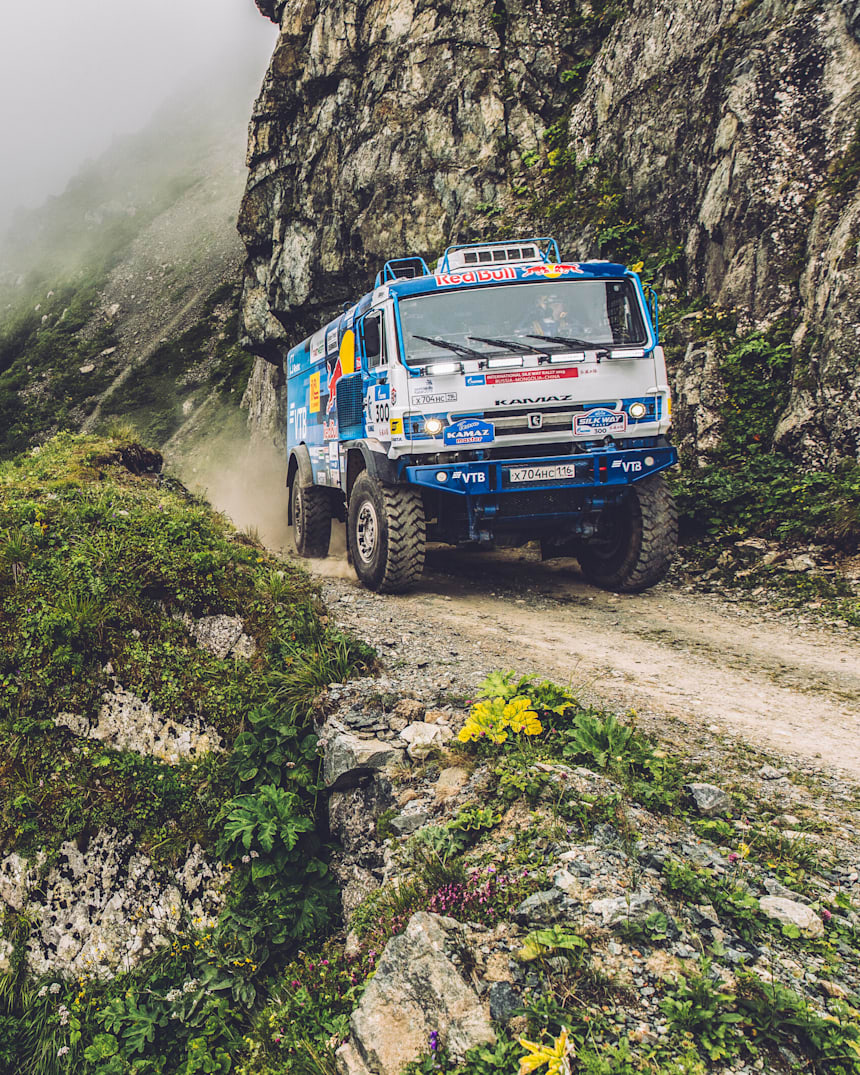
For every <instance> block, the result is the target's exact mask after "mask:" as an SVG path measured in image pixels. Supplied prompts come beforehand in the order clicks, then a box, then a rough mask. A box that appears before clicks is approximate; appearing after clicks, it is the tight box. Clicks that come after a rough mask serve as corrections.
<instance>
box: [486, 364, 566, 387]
mask: <svg viewBox="0 0 860 1075" xmlns="http://www.w3.org/2000/svg"><path fill="white" fill-rule="evenodd" d="M578 376H579V370H578V369H577V368H576V367H575V366H564V367H562V368H561V369H558V370H517V372H516V373H488V374H487V384H519V382H520V381H562V380H565V379H566V378H568V377H578Z"/></svg>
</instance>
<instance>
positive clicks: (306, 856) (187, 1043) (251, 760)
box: [0, 435, 367, 1072]
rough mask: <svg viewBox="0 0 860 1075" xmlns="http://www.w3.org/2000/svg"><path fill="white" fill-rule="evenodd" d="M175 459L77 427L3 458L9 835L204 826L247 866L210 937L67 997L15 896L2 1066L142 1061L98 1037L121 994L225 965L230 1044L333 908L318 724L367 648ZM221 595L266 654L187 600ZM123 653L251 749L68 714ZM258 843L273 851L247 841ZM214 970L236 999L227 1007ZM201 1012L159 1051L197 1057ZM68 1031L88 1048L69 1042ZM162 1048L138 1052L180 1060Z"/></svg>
mask: <svg viewBox="0 0 860 1075" xmlns="http://www.w3.org/2000/svg"><path fill="white" fill-rule="evenodd" d="M158 462H160V460H159V459H158V456H157V454H155V453H151V452H146V451H145V450H143V449H141V448H140V447H139V446H138V445H136V444H135V443H134V442H133V441H131V440H129V439H127V438H126V439H124V438H118V439H104V438H95V437H84V436H73V435H61V436H59V437H57V438H55V439H53V440H51V441H49V442H48V443H47V444H45V445H44V446H43V447H42V448H41V449H38V450H35V451H34V452H31V453H30V454H28V455H26V456H20V457H18V458H16V459H13V460H11V461H9V462H7V463H5V464H0V759H2V760H0V802H2V810H0V853H2V854H3V855H6V854H8V853H9V852H10V851H12V850H15V851H18V852H20V853H23V854H24V855H25V856H28V857H32V856H33V855H34V854H35V852H36V851H38V850H40V849H41V850H45V851H46V852H47V853H48V860H49V862H50V859H51V857H52V856H53V854H54V853H55V852H56V850H57V849H58V848H59V846H60V844H61V843H62V842H63V841H64V840H75V839H81V838H86V836H87V835H92V834H93V833H95V832H96V831H98V830H100V829H106V828H116V829H117V830H118V832H119V833H120V834H126V833H127V834H131V835H132V836H133V838H134V842H135V847H136V849H137V850H139V851H141V852H143V853H145V854H148V855H149V856H150V857H151V858H152V859H153V860H154V861H155V863H156V866H157V867H159V868H165V869H166V868H168V867H171V866H175V865H176V864H177V863H180V862H182V861H184V858H185V856H186V854H187V851H188V848H189V846H190V845H191V844H192V843H194V842H200V843H201V844H202V845H203V846H204V847H206V848H208V850H209V853H210V854H211V855H215V854H217V855H218V856H219V857H220V858H221V859H222V861H225V862H228V863H231V864H234V865H235V867H236V869H235V872H234V874H233V875H232V876H233V883H232V886H231V896H230V898H229V900H228V907H227V910H226V911H225V912H224V914H223V915H222V921H221V922H220V923H219V926H218V928H217V929H216V930H214V931H212V933H211V934H210V935H209V936H207V937H206V939H205V942H204V941H203V940H202V939H201V938H200V937H196V938H194V939H196V940H197V942H198V943H197V944H196V945H195V944H194V940H192V939H190V938H191V934H192V933H193V928H192V925H191V924H190V923H189V924H187V929H188V936H186V937H183V938H182V942H183V943H180V941H179V939H177V942H176V943H175V945H174V946H173V949H171V950H169V951H168V952H164V951H163V952H162V953H161V955H159V956H158V957H157V958H156V959H155V960H154V961H153V965H152V966H149V967H148V968H144V969H143V970H141V971H139V972H138V973H137V976H132V977H131V978H128V979H125V980H124V979H118V980H116V981H115V983H114V984H113V985H112V986H110V987H104V986H98V985H96V984H95V983H92V984H87V985H86V986H84V987H83V993H84V994H85V997H84V996H81V997H78V996H77V993H78V987H77V986H74V987H72V986H66V985H63V986H62V987H61V988H60V990H59V996H51V995H50V994H49V1000H50V1004H49V1003H48V999H46V998H44V997H42V998H39V997H38V996H37V994H36V993H35V983H32V982H27V981H26V979H25V977H24V975H23V958H24V954H25V948H26V940H27V935H28V929H29V927H28V919H27V915H26V914H15V913H13V912H12V911H11V910H10V909H9V908H7V909H6V911H5V913H4V916H3V919H2V932H3V934H4V935H5V936H6V937H7V938H9V939H11V940H13V941H14V944H15V956H14V957H13V970H12V972H11V973H10V974H8V975H6V976H5V977H3V978H2V979H0V1067H2V1068H3V1070H4V1071H9V1072H13V1071H14V1072H18V1071H21V1072H25V1071H27V1072H30V1071H40V1072H53V1071H60V1070H66V1069H67V1065H68V1063H71V1062H74V1063H75V1064H76V1065H80V1064H83V1065H84V1066H83V1070H87V1071H89V1070H92V1071H100V1072H101V1071H106V1070H116V1071H126V1070H130V1069H128V1067H127V1066H122V1065H120V1066H117V1067H116V1068H110V1067H107V1066H103V1064H102V1062H103V1061H104V1062H105V1064H106V1063H107V1060H108V1059H109V1058H110V1056H111V1055H113V1054H112V1053H110V1049H109V1044H106V1043H105V1041H104V1040H102V1041H101V1045H100V1046H99V1048H102V1052H104V1050H105V1049H107V1050H108V1052H107V1053H105V1054H104V1055H102V1053H100V1052H99V1049H98V1048H96V1046H95V1045H94V1043H97V1036H98V1035H99V1034H100V1033H103V1032H104V1031H105V1030H106V1029H107V1024H106V1023H105V1021H104V1015H103V1013H104V1011H105V1010H106V1009H105V1005H106V1004H108V1003H109V1002H110V1001H111V998H113V1000H115V1001H116V1004H118V1005H119V1006H120V1008H122V1004H123V1003H124V1001H122V1000H120V999H117V998H121V997H126V991H127V990H129V989H130V990H132V992H130V993H128V994H127V995H128V997H131V996H136V997H138V1000H139V1004H140V1005H143V1004H144V1002H143V1000H142V999H140V998H141V997H143V995H144V994H145V995H149V991H150V990H153V989H157V990H158V991H159V995H163V994H164V993H167V992H169V990H170V989H171V988H172V987H175V986H177V985H178V986H182V985H183V983H187V982H189V981H192V980H193V981H196V982H201V981H203V980H204V979H205V980H206V981H207V982H208V986H207V987H203V986H201V987H200V989H199V990H198V991H197V993H195V994H194V996H195V997H196V1005H197V1010H198V1012H201V1013H203V1022H204V1023H205V1022H206V1019H209V1018H212V1019H215V1018H216V1016H215V1014H214V1013H215V1011H216V1009H217V1010H218V1012H219V1014H218V1016H217V1024H218V1032H217V1034H215V1036H214V1038H213V1039H212V1041H211V1045H212V1049H213V1050H215V1051H216V1052H217V1049H219V1048H222V1049H223V1048H224V1047H225V1046H226V1047H229V1042H230V1041H233V1040H234V1038H235V1035H236V1034H238V1033H239V1029H240V1028H241V1026H242V1024H243V1021H244V1019H245V1018H246V1017H247V1012H248V1010H249V1009H250V1007H251V1006H253V1004H254V1000H255V997H256V994H257V989H258V987H259V983H260V982H261V981H264V976H265V974H267V973H268V971H269V968H270V967H271V966H272V965H273V964H276V963H277V960H278V959H279V958H280V953H283V952H285V951H287V950H288V949H289V948H290V946H291V945H292V944H294V943H295V941H296V939H298V938H300V937H302V936H305V935H308V934H310V933H312V932H314V931H315V930H316V929H317V928H319V926H320V925H321V924H322V922H323V921H324V920H325V918H326V916H327V913H328V910H327V909H328V907H329V906H330V903H331V889H330V885H329V884H328V882H327V881H326V876H325V875H326V867H325V863H324V854H323V852H322V851H321V849H320V847H319V842H318V840H317V838H316V837H315V835H314V832H313V827H314V809H315V796H316V775H315V774H316V758H315V753H314V741H313V737H308V735H307V732H306V731H305V730H304V729H303V723H304V721H305V720H306V717H307V710H308V706H309V705H310V702H311V700H312V698H313V695H314V693H315V689H316V685H317V684H318V683H320V682H328V681H329V680H330V679H336V678H340V677H343V676H345V675H347V674H348V672H349V669H350V667H351V666H353V665H354V664H355V663H356V662H360V661H362V660H364V659H366V657H367V654H366V653H365V651H364V650H363V649H362V648H361V647H359V646H355V645H353V644H352V643H351V642H350V641H349V640H348V639H345V638H343V637H342V636H340V635H339V634H338V633H337V632H334V631H331V630H330V629H328V628H327V627H325V626H324V625H323V624H322V623H321V621H320V618H319V614H318V607H317V602H316V598H315V595H314V592H313V589H312V587H311V586H310V584H309V581H308V579H307V577H306V576H305V575H304V574H303V573H301V572H299V571H297V570H296V569H294V568H290V567H288V566H286V565H284V564H282V563H279V562H278V561H276V560H274V559H273V558H272V557H270V556H269V555H268V554H267V553H266V552H265V551H264V550H262V549H261V548H260V547H258V546H257V545H256V543H254V542H253V541H250V540H248V539H245V538H243V537H242V536H241V535H239V534H237V533H236V532H235V531H233V530H232V528H230V527H229V525H228V524H226V523H225V521H224V520H223V519H222V518H221V517H219V516H216V515H215V514H213V512H212V511H211V510H210V509H209V508H208V507H207V506H206V505H205V504H204V503H202V502H199V501H196V500H194V499H192V498H190V497H189V496H188V494H187V493H185V491H184V490H183V489H182V487H181V486H178V484H177V483H175V482H172V481H170V480H169V479H166V480H163V479H160V478H159V477H158V476H157V475H156V474H155V473H153V472H152V470H151V468H152V466H153V464H155V465H157V464H158ZM214 613H226V614H230V615H240V616H241V617H242V619H243V621H244V623H245V629H246V631H247V633H248V634H250V635H252V636H253V638H254V639H255V641H256V644H257V653H256V655H255V656H254V657H253V658H252V659H251V660H250V661H244V660H236V659H232V658H230V659H224V660H221V659H218V658H216V657H214V656H212V655H211V654H209V653H207V652H206V651H204V650H202V649H199V648H198V647H197V646H196V645H195V643H194V642H193V640H192V639H191V638H190V637H189V634H188V631H187V629H186V628H185V627H184V626H183V625H182V624H181V623H180V622H179V620H178V618H177V617H178V616H180V615H183V614H190V615H191V616H194V617H200V616H204V615H207V614H214ZM108 664H110V666H111V667H112V669H113V674H114V675H115V676H116V677H117V679H118V680H119V681H120V683H121V684H122V686H123V687H124V688H126V689H127V690H130V691H133V692H134V693H135V694H137V695H139V696H140V697H142V698H144V699H145V700H147V701H149V702H150V704H151V705H152V706H153V707H154V708H155V709H157V710H159V711H161V712H164V713H166V714H169V715H170V716H172V717H174V719H177V720H179V721H182V720H183V717H184V716H185V715H188V714H193V715H194V716H196V717H197V718H200V719H202V720H203V721H205V723H207V724H210V725H213V726H214V727H216V728H217V729H218V731H219V733H220V734H221V735H222V737H223V738H224V739H225V740H226V742H227V743H228V744H233V745H234V750H233V752H232V753H227V754H219V755H209V756H205V757H201V758H200V759H198V760H193V761H187V762H184V763H182V764H179V765H176V766H170V765H166V764H163V763H161V762H159V761H157V760H155V759H152V758H145V757H142V756H140V755H137V754H133V753H131V752H129V751H123V750H115V749H112V748H111V747H109V746H106V745H105V744H103V743H101V742H99V741H96V740H79V739H76V738H75V737H74V736H73V735H72V734H71V733H70V732H69V731H68V730H67V729H65V728H62V727H57V726H55V724H54V717H55V716H56V715H57V714H59V713H61V712H73V713H77V714H87V715H91V716H93V717H95V716H96V715H97V713H98V709H99V706H100V704H101V695H102V693H103V692H104V691H105V689H106V688H108V686H109V685H110V678H109V674H108V671H107V670H106V667H107V665H108ZM237 736H239V738H238V739H237ZM263 829H265V831H263ZM249 849H253V850H254V852H255V855H254V862H253V866H250V865H248V864H247V863H243V862H242V858H243V856H244V857H245V858H246V859H247V857H248V851H249ZM184 928H185V927H183V929H184ZM183 944H184V947H183ZM204 954H205V958H204ZM240 954H241V958H240ZM215 975H217V976H218V980H219V982H220V983H221V984H220V985H219V987H218V988H219V989H226V990H227V991H228V992H227V994H226V995H228V996H230V997H231V998H232V1000H231V1001H230V1004H229V1005H228V1008H226V1009H224V1010H221V1008H219V1007H218V1005H219V1003H220V1000H221V999H223V997H224V996H225V994H223V993H220V992H215V991H214V990H213V988H212V980H213V976H215ZM207 976H208V977H207ZM141 983H143V984H141ZM138 989H139V990H140V994H139V996H138V993H137V992H136V990H138ZM192 992H194V990H193V988H192V990H189V992H188V996H189V997H190V996H191V994H192ZM61 1001H62V1002H64V1003H66V1004H67V1006H68V1007H69V1009H70V1010H71V1011H73V1012H74V1014H75V1018H76V1019H77V1020H78V1024H79V1025H78V1031H76V1033H78V1032H79V1033H80V1038H79V1039H78V1040H75V1039H74V1037H71V1038H70V1036H69V1035H70V1031H69V1024H68V1022H66V1023H63V1022H62V1019H61V1018H60V1016H59V1015H58V1012H59V1009H58V1003H59V1002H61ZM137 1004H138V1001H135V1005H137ZM222 1007H223V1006H222ZM122 1011H123V1012H124V1013H125V1014H124V1015H123V1014H118V1015H116V1026H115V1027H114V1030H115V1031H116V1033H115V1034H114V1036H113V1037H114V1042H115V1048H114V1053H116V1052H117V1051H118V1052H120V1053H122V1052H125V1054H126V1055H128V1056H131V1055H132V1053H133V1052H134V1050H133V1048H132V1046H131V1045H130V1044H129V1042H133V1041H134V1040H136V1039H135V1038H134V1035H135V1033H136V1031H139V1030H140V1026H141V1024H140V1022H139V1019H138V1015H136V1014H134V1013H133V1012H132V1013H131V1014H130V1013H129V1011H126V1009H125V1008H123V1009H122ZM135 1011H137V1008H136V1007H135ZM99 1013H101V1014H99ZM150 1016H151V1019H150V1023H151V1022H152V1020H156V1021H157V1020H158V1019H159V1018H160V1013H159V1012H158V1011H157V1010H153V1011H152V1012H150ZM150 1016H147V1017H146V1018H147V1019H149V1018H150ZM143 1018H144V1017H143V1016H140V1019H143ZM144 1023H145V1020H144ZM147 1025H148V1024H147ZM123 1027H125V1029H126V1030H127V1032H128V1034H127V1036H126V1037H124V1036H123V1032H122V1028H123ZM153 1033H154V1032H153ZM196 1033H197V1031H195V1029H194V1026H193V1025H192V1024H191V1023H189V1024H188V1025H184V1024H183V1025H182V1026H172V1025H169V1024H168V1023H167V1021H166V1020H165V1026H164V1027H163V1028H162V1030H160V1031H159V1035H158V1042H157V1045H152V1037H151V1036H150V1038H149V1044H150V1045H152V1048H151V1049H148V1052H152V1053H153V1056H154V1055H155V1054H156V1053H158V1055H159V1056H161V1057H162V1060H161V1061H160V1062H161V1063H163V1064H167V1063H168V1061H169V1064H170V1065H171V1066H169V1067H168V1068H167V1069H165V1070H171V1071H172V1070H185V1069H184V1068H181V1066H180V1065H182V1064H184V1063H185V1062H186V1060H187V1058H188V1055H189V1050H191V1049H192V1046H191V1041H192V1038H193V1037H194V1036H195V1034H196ZM46 1043H48V1044H47V1045H46ZM64 1044H65V1045H67V1046H69V1047H70V1053H69V1054H66V1055H68V1060H66V1059H65V1056H63V1057H59V1058H58V1057H57V1055H56V1054H57V1052H58V1050H59V1049H60V1048H62V1047H63V1045H64ZM48 1046H50V1047H48ZM93 1049H95V1051H93ZM159 1049H160V1050H161V1052H158V1050H159ZM87 1050H90V1051H89V1053H87ZM196 1050H197V1047H195V1052H196ZM152 1063H153V1064H154V1063H155V1061H153V1062H152ZM117 1064H119V1061H117ZM147 1065H149V1061H147ZM147 1065H144V1066H143V1067H138V1068H136V1069H135V1070H138V1071H140V1072H143V1071H144V1070H146V1071H150V1070H151V1071H156V1070H161V1069H160V1068H158V1067H157V1066H147ZM191 1070H198V1069H197V1068H193V1067H192V1068H188V1071H191ZM200 1070H202V1069H200ZM212 1070H216V1069H212Z"/></svg>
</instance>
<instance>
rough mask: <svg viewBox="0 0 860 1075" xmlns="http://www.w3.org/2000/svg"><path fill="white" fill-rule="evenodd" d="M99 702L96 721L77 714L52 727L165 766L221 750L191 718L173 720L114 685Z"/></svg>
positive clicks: (206, 729) (219, 743) (59, 718)
mask: <svg viewBox="0 0 860 1075" xmlns="http://www.w3.org/2000/svg"><path fill="white" fill-rule="evenodd" d="M102 702H103V704H102V706H101V708H100V709H99V713H98V716H97V717H96V719H95V720H91V719H90V718H89V717H86V716H81V715H79V714H77V713H59V714H58V715H57V717H56V718H55V719H54V723H55V724H56V725H57V726H58V727H64V728H68V729H69V731H70V732H72V733H73V734H74V735H76V736H79V737H81V738H86V739H98V740H100V741H101V742H103V743H106V744H107V745H108V746H112V747H114V748H115V749H116V750H132V751H135V752H136V753H138V754H147V755H149V756H150V757H153V758H159V759H160V760H161V761H165V762H167V764H168V765H178V764H179V762H180V761H182V760H183V759H186V758H195V757H200V756H202V755H203V754H207V753H209V752H210V751H213V750H223V744H222V741H221V736H220V735H219V734H218V732H217V731H216V730H215V729H214V728H211V727H209V726H207V725H205V724H203V723H202V722H201V721H199V720H197V719H196V718H195V717H193V716H187V717H186V718H185V719H184V721H183V722H179V721H175V720H172V719H171V718H170V717H168V716H165V714H163V713H159V712H158V711H157V710H156V709H153V708H152V706H151V705H150V704H149V703H148V702H146V701H145V700H144V699H143V698H138V696H137V695H136V694H134V693H133V692H132V691H128V690H125V688H124V687H122V686H120V684H119V683H117V682H116V681H114V684H113V688H112V689H111V690H109V691H106V692H105V694H104V695H103V698H102Z"/></svg>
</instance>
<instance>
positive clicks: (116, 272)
mask: <svg viewBox="0 0 860 1075" xmlns="http://www.w3.org/2000/svg"><path fill="white" fill-rule="evenodd" d="M258 68H259V64H258V63H256V62H255V61H254V60H253V59H251V60H249V59H247V58H245V59H240V60H237V61H234V62H233V63H232V65H231V66H229V67H225V66H224V65H222V66H220V67H219V68H218V69H217V70H215V71H212V72H210V73H209V74H208V75H207V76H206V78H205V79H204V80H203V81H202V82H201V83H200V84H198V85H197V86H195V87H194V89H193V92H188V93H184V94H182V95H180V96H178V97H175V98H173V99H172V100H170V101H169V102H167V103H166V104H165V105H164V106H163V107H162V108H161V109H160V110H159V112H158V113H157V114H156V115H155V117H154V118H153V120H152V122H151V123H150V124H149V125H148V126H147V127H146V128H145V129H144V130H142V131H141V132H140V133H138V134H135V135H126V136H123V137H119V138H116V139H115V141H114V143H113V145H112V146H111V148H110V149H109V150H108V151H107V152H106V153H105V154H104V155H103V156H101V157H100V158H99V159H97V160H93V161H90V162H88V163H87V164H86V165H85V166H84V167H83V168H82V169H81V170H80V172H79V173H78V175H77V176H75V178H74V179H73V180H72V181H71V182H70V183H69V185H68V187H67V189H66V190H65V191H64V193H63V194H61V195H60V196H58V197H55V198H51V199H49V200H48V201H47V202H46V204H45V205H44V206H42V207H41V208H40V209H38V210H33V211H29V212H26V213H21V214H19V215H18V217H17V219H16V221H15V224H14V225H13V227H11V228H10V229H9V231H8V232H7V233H6V235H5V237H4V238H3V240H2V242H0V455H7V454H11V453H12V452H15V451H20V450H22V449H25V448H27V447H29V446H31V445H33V444H35V443H37V442H39V441H40V440H42V439H44V438H45V437H46V436H48V435H50V434H52V433H53V432H55V431H57V430H58V429H62V428H71V429H80V428H86V429H91V428H95V427H98V426H99V425H100V424H104V423H106V422H107V423H109V422H111V421H113V420H115V419H117V418H122V419H123V420H124V421H128V422H131V423H132V424H133V425H135V426H136V428H137V429H138V431H139V432H140V433H141V434H143V435H144V436H145V437H146V438H147V439H148V440H150V441H151V442H153V443H156V444H159V445H164V444H165V443H166V442H167V441H168V440H169V439H170V438H171V437H172V436H173V435H174V434H175V433H177V431H178V430H179V429H180V428H181V427H182V425H183V424H184V423H185V422H187V421H188V419H189V418H190V417H191V416H192V415H193V414H194V413H195V412H196V411H197V409H198V407H199V406H201V405H202V404H203V403H204V402H205V401H206V400H207V399H209V398H210V396H212V395H213V393H214V398H215V400H216V401H218V402H220V403H222V404H223V406H225V407H226V408H227V409H228V410H229V411H230V412H231V413H232V412H236V415H238V401H239V399H240V398H241V394H242V390H243V388H244V383H245V380H246V379H247V373H248V362H247V360H246V357H245V356H244V354H243V353H242V352H241V351H239V349H238V347H237V346H236V341H237V337H238V329H237V319H236V309H237V301H238V295H237V281H238V279H239V274H240V266H241V262H242V257H243V251H242V247H241V244H240V242H239V239H238V237H237V234H236V228H235V220H236V214H237V208H238V204H239V200H240V198H241V193H242V189H243V186H244V181H245V165H244V158H245V144H246V138H247V115H248V111H249V102H250V101H251V100H252V99H253V96H254V93H255V91H256V88H257V83H258V81H259V74H260V72H259V70H258ZM211 404H212V400H210V408H211Z"/></svg>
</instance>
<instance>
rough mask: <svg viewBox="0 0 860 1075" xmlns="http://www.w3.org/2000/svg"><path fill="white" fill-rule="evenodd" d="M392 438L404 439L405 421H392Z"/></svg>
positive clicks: (396, 419) (397, 419)
mask: <svg viewBox="0 0 860 1075" xmlns="http://www.w3.org/2000/svg"><path fill="white" fill-rule="evenodd" d="M391 436H392V437H402V436H403V419H402V418H392V419H391Z"/></svg>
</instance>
